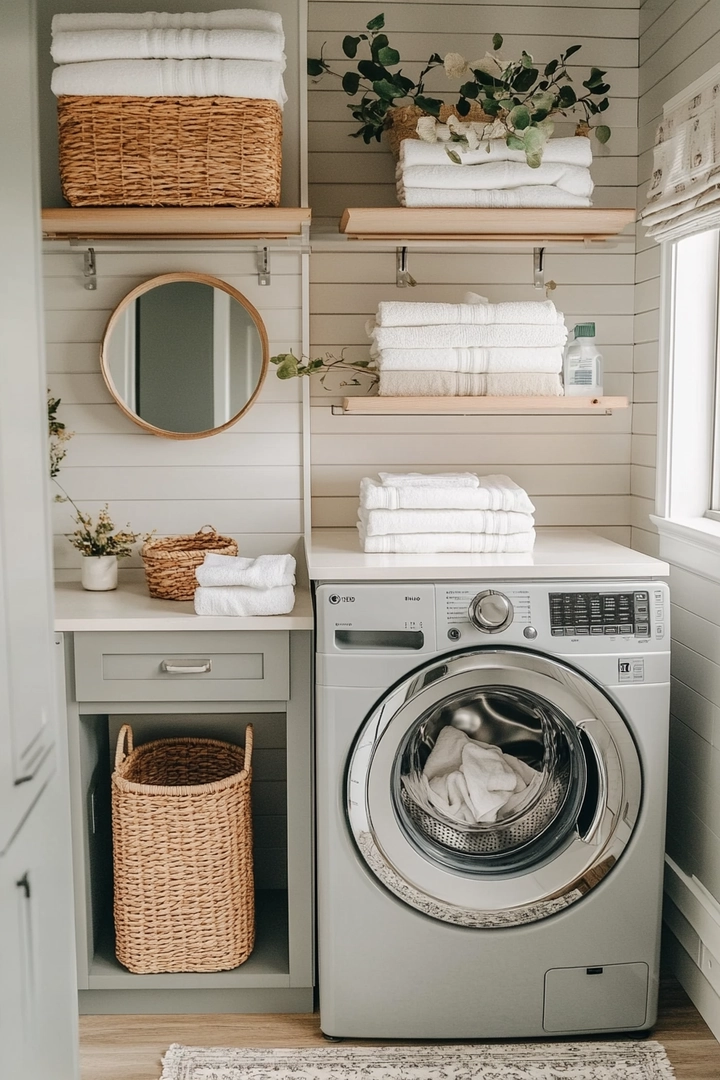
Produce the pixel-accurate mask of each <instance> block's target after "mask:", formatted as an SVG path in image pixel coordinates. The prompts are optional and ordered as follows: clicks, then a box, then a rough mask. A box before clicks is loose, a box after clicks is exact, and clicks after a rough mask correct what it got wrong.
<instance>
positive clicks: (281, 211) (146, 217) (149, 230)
mask: <svg viewBox="0 0 720 1080" xmlns="http://www.w3.org/2000/svg"><path fill="white" fill-rule="evenodd" d="M310 215H311V211H310V209H309V208H307V207H297V206H270V207H262V206H258V207H251V208H248V209H246V210H243V209H238V208H235V207H232V206H197V207H192V206H188V207H185V206H147V207H146V206H142V207H141V206H122V207H114V206H111V207H84V206H83V207H78V206H72V207H60V208H57V209H48V210H43V211H42V232H43V237H44V238H45V239H47V240H114V239H121V238H122V239H126V240H127V239H131V240H158V239H165V240H186V239H194V240H198V239H213V240H246V239H267V240H272V239H286V238H288V237H292V236H302V235H303V232H304V231H306V229H307V227H308V226H309V224H310Z"/></svg>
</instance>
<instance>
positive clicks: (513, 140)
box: [505, 133, 525, 150]
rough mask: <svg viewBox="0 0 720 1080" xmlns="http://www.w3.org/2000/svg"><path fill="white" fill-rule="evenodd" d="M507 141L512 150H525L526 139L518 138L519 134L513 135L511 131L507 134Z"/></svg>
mask: <svg viewBox="0 0 720 1080" xmlns="http://www.w3.org/2000/svg"><path fill="white" fill-rule="evenodd" d="M505 143H506V145H507V147H508V148H509V149H510V150H524V149H525V141H524V140H523V139H520V138H518V136H517V135H513V134H512V133H510V134H509V135H508V136H507V138H506V139H505Z"/></svg>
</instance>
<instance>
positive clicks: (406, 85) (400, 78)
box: [392, 71, 415, 94]
mask: <svg viewBox="0 0 720 1080" xmlns="http://www.w3.org/2000/svg"><path fill="white" fill-rule="evenodd" d="M392 81H393V82H394V83H395V85H396V86H397V87H399V88H400V89H401V90H402V91H403V94H408V93H409V92H410V91H411V90H413V89H414V87H415V83H414V82H413V81H412V79H406V78H405V76H404V75H403V73H402V72H401V71H396V72H395V73H394V74H393V78H392Z"/></svg>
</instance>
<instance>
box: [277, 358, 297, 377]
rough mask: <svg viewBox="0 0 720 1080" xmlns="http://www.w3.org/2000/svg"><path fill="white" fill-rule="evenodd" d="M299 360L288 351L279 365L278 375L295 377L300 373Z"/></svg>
mask: <svg viewBox="0 0 720 1080" xmlns="http://www.w3.org/2000/svg"><path fill="white" fill-rule="evenodd" d="M298 374H299V372H298V362H297V359H296V358H295V357H294V356H293V355H292V353H288V354H287V355H286V356H285V358H284V360H283V362H282V363H281V364H279V365H278V369H277V377H278V379H294V378H295V376H296V375H298Z"/></svg>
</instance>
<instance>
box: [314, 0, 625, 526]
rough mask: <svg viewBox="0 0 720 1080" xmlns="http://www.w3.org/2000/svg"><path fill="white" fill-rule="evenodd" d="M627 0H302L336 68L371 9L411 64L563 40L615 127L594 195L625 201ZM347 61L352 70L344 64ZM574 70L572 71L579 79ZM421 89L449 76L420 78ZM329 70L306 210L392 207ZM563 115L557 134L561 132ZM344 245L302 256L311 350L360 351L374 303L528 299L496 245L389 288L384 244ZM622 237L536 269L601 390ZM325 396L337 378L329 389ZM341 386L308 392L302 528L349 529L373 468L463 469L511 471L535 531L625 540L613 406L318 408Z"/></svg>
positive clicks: (610, 369) (515, 269)
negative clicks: (585, 329)
mask: <svg viewBox="0 0 720 1080" xmlns="http://www.w3.org/2000/svg"><path fill="white" fill-rule="evenodd" d="M637 8H638V3H637V2H636V0H607V2H605V3H598V4H596V5H594V6H593V8H592V10H591V11H589V10H588V9H587V7H586V6H584V5H582V4H580V3H574V2H572V0H562V2H560V0H558V2H556V3H552V4H546V3H542V2H535V3H530V2H526V3H510V4H505V5H502V6H501V5H497V4H491V3H484V2H483V3H442V4H438V3H424V2H404V0H400V2H394V3H391V4H385V5H376V4H369V3H356V2H351V3H347V2H346V3H337V2H326V0H311V2H310V6H309V28H310V32H309V45H308V52H309V55H311V56H312V55H319V49H320V47H321V46H322V45H323V43H324V42H326V43H327V44H326V46H325V56H326V57H327V58H328V59H329V60H332V61H335V62H336V63H335V65H334V66H336V67H341V66H342V61H341V59H340V58H341V56H342V51H341V48H340V43H341V41H342V37H343V34H344V33H348V32H356V31H357V30H358V29H362V27H364V25H365V23H367V21H368V20H369V19H370V18H371V17H372V16H373V15H375V14H377V12H378V11H379V10H383V11H384V12H385V25H386V29H387V32H388V36H389V38H390V41H391V44H393V45H395V46H396V47H397V48H398V50H399V51H400V54H401V56H402V58H403V62H406V64H407V69H408V70H409V71H410V70H412V71H417V70H419V66H420V65H421V64H422V62H423V61H424V60H426V59H427V57H428V56H429V55H430V54H431V53H432V52H434V51H437V52H440V53H441V54H443V55H444V54H445V53H446V52H450V51H458V52H461V53H463V54H464V55H466V56H468V57H470V58H475V57H476V56H478V55H482V54H483V53H484V52H485V50H486V49H489V48H490V47H491V38H492V34H493V33H494V32H495V31H498V32H499V33H502V34H503V36H504V37H505V45H504V46H503V52H504V54H505V55H512V54H515V53H518V52H519V50H520V49H521V48H526V49H527V50H529V51H530V52H531V53H532V54H533V55H534V56H535V57H536V59H538V60H541V61H543V62H546V61H547V60H549V59H550V58H551V57H552V56H554V55H556V54H557V53H558V52H559V51H561V50H562V49H564V48H566V47H567V46H568V45H570V44H573V43H579V44H582V46H583V48H582V51H581V52H580V53H578V54H577V56H576V58H575V59H576V60H578V61H579V60H580V58H582V66H580V65H578V67H577V68H576V69H575V71H576V73H577V74H578V75H580V72H581V71H584V72H586V71H587V70H588V68H589V67H590V65H593V64H594V65H597V66H599V67H603V68H605V69H607V71H608V80H609V81H610V83H611V84H612V88H613V93H612V98H611V100H612V105H611V109H610V110H609V114H608V122H609V123H610V124H611V126H612V127H613V135H612V139H611V140H610V143H609V144H608V146H607V147H605V148H603V147H600V146H599V145H598V144H595V149H596V160H595V162H594V165H593V175H594V178H595V181H596V184H597V187H596V193H595V196H594V199H595V202H596V204H597V205H601V206H602V205H604V206H633V205H634V204H635V194H636V184H637V175H636V172H637V170H636V165H637V159H636V154H637V127H636V123H637V33H638V11H637ZM345 66H351V65H350V64H349V62H347V61H346V62H345ZM583 77H585V76H584V75H580V78H583ZM431 78H432V83H431V85H430V89H432V90H433V91H439V90H440V88H447V87H448V86H449V85H450V84H448V83H447V81H446V80H445V76H444V74H443V73H442V72H438V73H433V75H432V77H431ZM336 87H337V82H336V81H335V80H333V79H331V78H330V77H329V76H326V77H325V78H324V79H322V80H320V81H319V82H317V83H314V84H311V86H310V94H309V107H308V113H309V118H310V133H309V147H310V166H309V172H310V204H311V206H312V207H313V216H314V218H317V217H320V218H328V219H334V220H337V217H338V216H339V214H340V213H341V211H342V210H343V208H344V207H345V206H352V205H394V204H395V193H394V187H393V185H392V177H393V161H392V157H391V155H390V153H389V151H388V150H387V149H386V148H385V146H384V144H381V145H375V144H373V145H372V146H371V147H366V146H365V145H364V144H362V143H361V142H358V141H356V140H353V139H350V138H348V135H349V134H350V132H351V131H352V130H353V122H352V121H350V122H348V112H347V109H346V104H347V101H348V100H349V99H348V98H347V97H346V95H344V94H343V93H342V91H338V90H337V89H336ZM572 130H573V128H572V125H569V126H568V128H567V131H568V133H570V132H571V131H572ZM348 247H349V250H342V249H338V247H337V246H334V247H333V246H332V245H331V244H328V245H327V247H326V249H325V250H324V251H323V250H320V249H319V247H318V250H317V251H316V253H314V254H313V257H312V261H311V292H310V310H311V326H310V340H311V349H312V355H318V354H320V353H323V352H326V351H328V352H333V353H335V354H337V353H338V352H339V351H340V350H341V349H343V348H345V349H346V350H347V352H346V355H347V356H348V357H367V355H368V351H367V350H368V344H367V336H366V334H365V331H364V323H365V320H366V319H367V317H368V316H369V315H371V314H373V313H374V311H375V309H376V307H377V303H378V302H379V301H380V300H383V299H395V298H400V299H407V300H447V301H457V300H460V299H462V295H463V293H464V292H465V291H466V290H467V289H472V290H474V291H479V292H480V293H482V294H483V295H486V296H488V297H489V298H490V300H492V301H500V300H514V299H524V300H536V299H538V298H542V294H540V295H539V296H538V293H537V292H536V291H535V290H534V289H533V288H532V284H531V281H532V253H531V251H530V250H529V249H521V248H518V247H512V246H507V247H505V248H496V249H495V250H492V251H487V250H486V251H485V252H478V251H476V252H474V253H467V252H466V253H463V254H447V253H442V252H438V251H435V252H432V253H431V252H414V251H411V252H410V269H411V272H412V274H413V276H414V277H415V278H416V279H417V281H418V282H419V285H418V287H417V288H415V289H412V290H404V291H403V292H399V291H398V290H397V288H396V286H395V253H394V251H385V252H379V251H370V250H367V249H364V250H363V249H361V248H360V246H359V245H358V246H357V247H355V246H354V245H348ZM634 254H635V251H634V238H633V237H632V236H631V235H630V236H628V237H623V238H620V239H619V240H618V241H617V242H615V243H614V244H612V245H609V246H598V247H597V249H596V250H584V249H582V248H578V247H572V246H569V245H566V246H564V247H563V246H559V245H554V246H552V247H549V248H548V249H547V255H546V269H547V276H548V278H553V279H554V280H555V281H556V282H557V283H558V288H557V290H556V291H555V292H554V293H553V300H554V301H555V303H556V304H557V306H558V307H559V308H560V310H562V311H563V312H564V313H565V315H566V317H567V322H568V325H569V326H570V327H572V326H573V325H574V323H575V322H580V321H583V320H585V319H593V318H594V319H595V321H596V323H597V329H598V340H599V342H600V343H601V346H602V351H603V354H604V357H605V366H606V371H607V376H606V380H605V390H606V392H607V393H609V394H625V395H628V396H632V381H633V376H632V346H633V299H632V292H633V290H632V288H631V285H632V283H633V281H634ZM335 389H336V391H337V390H338V388H337V384H336V385H335ZM339 400H340V393H339V392H337V393H336V394H335V395H331V394H329V393H327V392H326V391H325V390H324V389H323V388H322V387H320V386H319V385H318V384H316V385H315V387H314V389H313V399H312V401H313V408H312V433H313V438H312V463H313V464H312V491H313V503H312V519H313V524H314V525H315V526H352V525H353V524H354V522H355V517H356V509H357V491H358V483H359V479H360V477H361V476H363V475H366V474H368V473H373V472H377V470H378V469H379V468H383V467H388V468H398V469H405V468H409V467H413V468H420V469H430V470H431V469H432V468H433V467H436V468H443V469H444V468H448V467H452V468H472V469H475V470H480V471H484V472H491V471H493V472H497V471H506V472H508V473H509V474H510V475H511V476H512V477H513V478H514V479H515V480H516V481H517V482H518V483H520V484H523V485H524V486H526V487H527V489H528V490H529V491H530V493H531V495H532V497H533V499H534V501H535V502H536V505H537V522H538V524H540V525H566V526H589V527H592V528H594V529H596V530H597V531H599V532H602V533H603V534H604V535H607V536H609V537H611V538H612V539H615V540H619V541H621V542H626V543H627V542H629V540H630V522H631V517H630V514H631V504H630V443H631V430H630V425H631V421H630V410H627V411H622V412H617V413H615V414H614V415H613V416H607V417H605V416H603V417H582V416H566V417H558V416H496V417H483V418H477V417H475V418H473V417H452V418H450V417H430V416H426V417H404V418H398V417H384V418H381V419H378V418H362V417H350V416H342V415H340V416H336V415H333V414H332V411H331V409H330V407H329V406H330V403H331V402H337V401H339Z"/></svg>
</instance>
